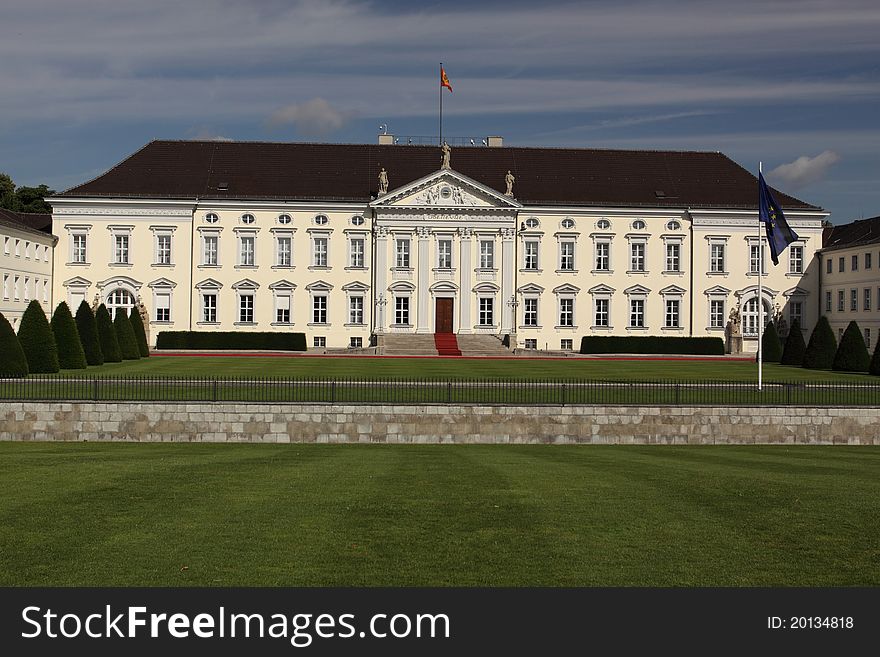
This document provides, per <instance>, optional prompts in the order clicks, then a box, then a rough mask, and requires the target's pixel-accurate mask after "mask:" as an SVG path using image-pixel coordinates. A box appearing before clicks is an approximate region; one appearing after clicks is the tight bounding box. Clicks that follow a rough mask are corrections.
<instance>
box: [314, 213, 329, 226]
mask: <svg viewBox="0 0 880 657" xmlns="http://www.w3.org/2000/svg"><path fill="white" fill-rule="evenodd" d="M329 221H330V220H329V219H328V218H327V215H326V214H319V215H318V216H317V217H315V223H316V224H317V225H319V226H326V225H327V222H329Z"/></svg>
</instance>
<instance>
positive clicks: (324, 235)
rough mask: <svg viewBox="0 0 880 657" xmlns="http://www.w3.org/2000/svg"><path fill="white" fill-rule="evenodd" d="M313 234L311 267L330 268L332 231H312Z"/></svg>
mask: <svg viewBox="0 0 880 657" xmlns="http://www.w3.org/2000/svg"><path fill="white" fill-rule="evenodd" d="M309 234H310V235H311V240H310V241H311V247H312V254H311V262H312V264H311V266H310V269H320V270H325V269H330V268H331V267H330V233H329V232H326V231H322V232H310V233H309Z"/></svg>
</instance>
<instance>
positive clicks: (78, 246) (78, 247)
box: [72, 233, 87, 264]
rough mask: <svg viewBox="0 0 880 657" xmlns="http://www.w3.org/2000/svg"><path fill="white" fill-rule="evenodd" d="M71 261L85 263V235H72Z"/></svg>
mask: <svg viewBox="0 0 880 657" xmlns="http://www.w3.org/2000/svg"><path fill="white" fill-rule="evenodd" d="M72 237H73V262H77V263H80V264H82V263H85V262H87V260H86V235H85V233H78V234H77V233H75V234H74V235H73V236H72Z"/></svg>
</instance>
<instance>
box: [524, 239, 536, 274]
mask: <svg viewBox="0 0 880 657" xmlns="http://www.w3.org/2000/svg"><path fill="white" fill-rule="evenodd" d="M523 269H529V270H531V271H537V269H538V242H537V241H536V240H527V241H526V243H525V262H524V263H523Z"/></svg>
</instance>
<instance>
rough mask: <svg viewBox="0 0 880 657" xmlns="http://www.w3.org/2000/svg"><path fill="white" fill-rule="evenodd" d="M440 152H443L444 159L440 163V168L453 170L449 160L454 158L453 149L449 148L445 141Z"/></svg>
mask: <svg viewBox="0 0 880 657" xmlns="http://www.w3.org/2000/svg"><path fill="white" fill-rule="evenodd" d="M440 150H442V151H443V159H442V160H441V161H440V168H441V169H451V168H452V167H451V166H450V165H449V159H450V158H451V157H452V149H451V148H449V144H447V143H446V142H445V141H444V142H443V145H442V146H441V147H440Z"/></svg>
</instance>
